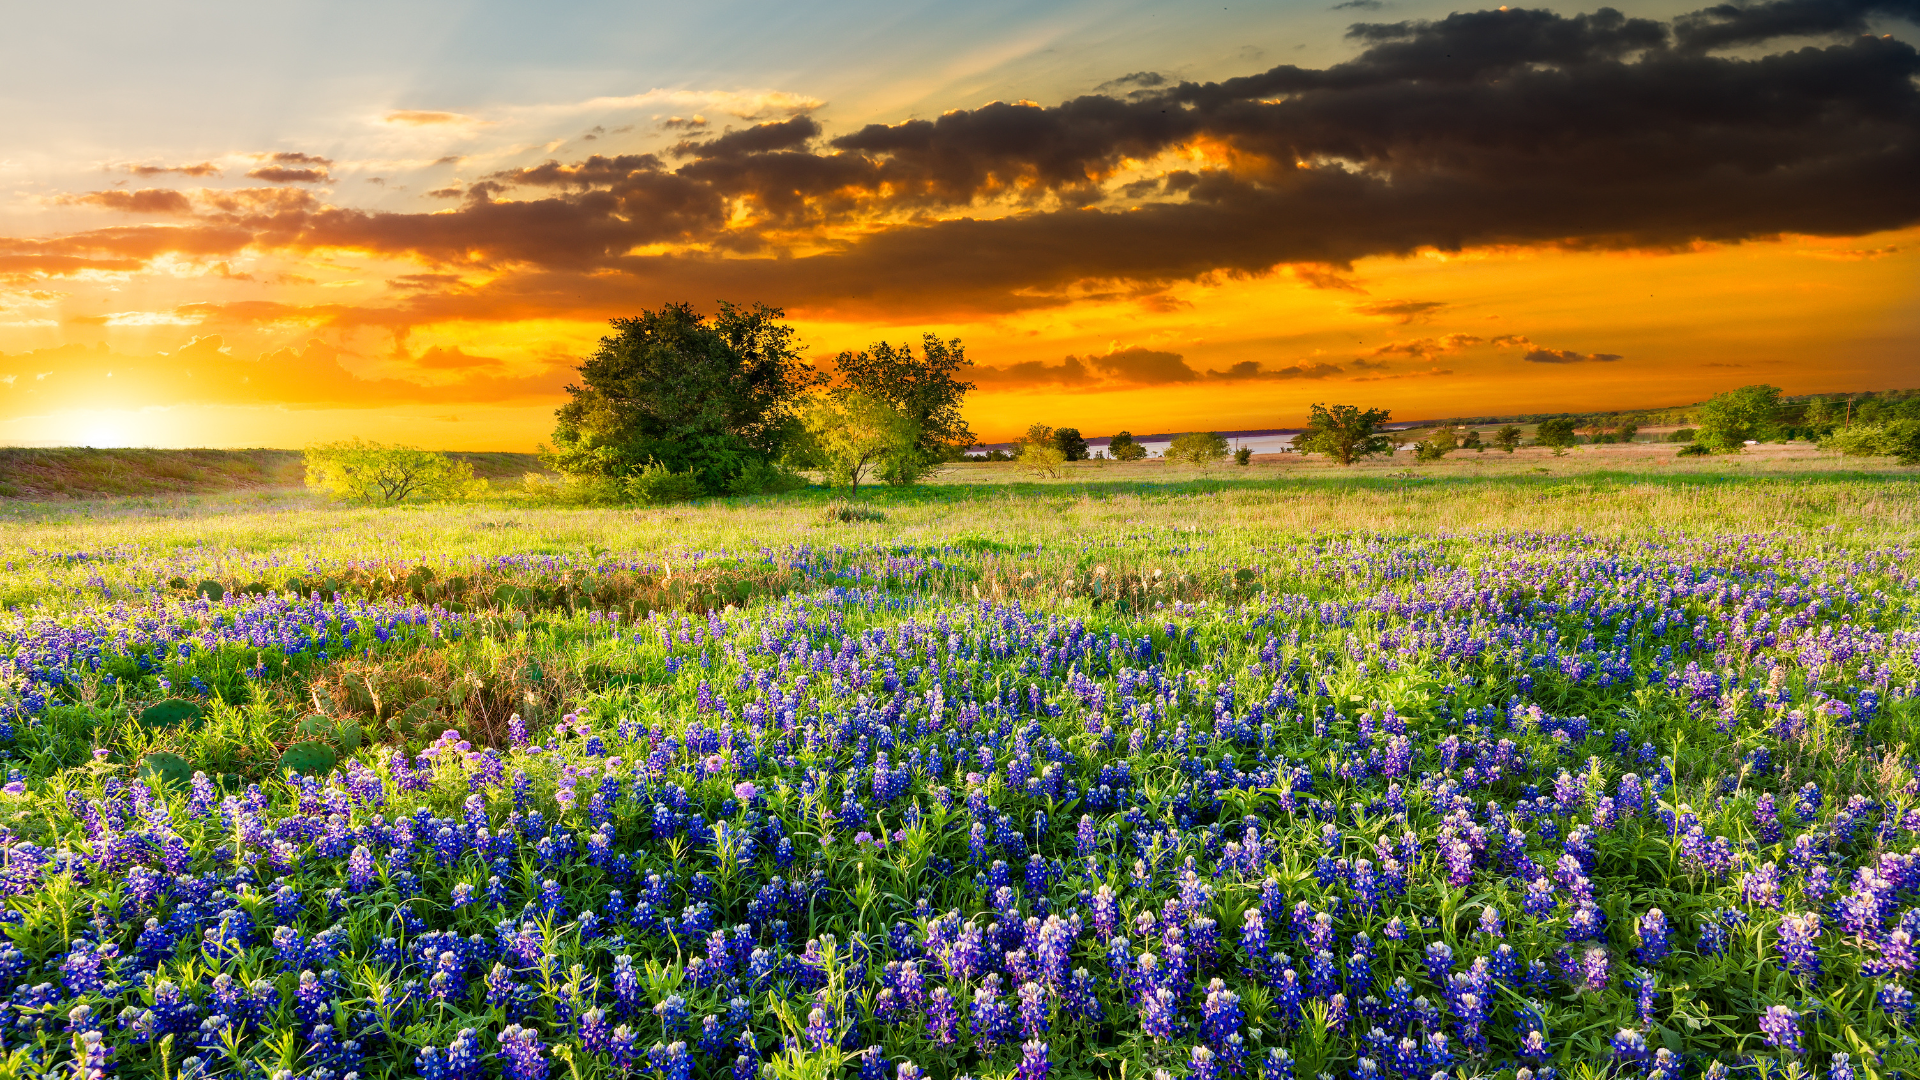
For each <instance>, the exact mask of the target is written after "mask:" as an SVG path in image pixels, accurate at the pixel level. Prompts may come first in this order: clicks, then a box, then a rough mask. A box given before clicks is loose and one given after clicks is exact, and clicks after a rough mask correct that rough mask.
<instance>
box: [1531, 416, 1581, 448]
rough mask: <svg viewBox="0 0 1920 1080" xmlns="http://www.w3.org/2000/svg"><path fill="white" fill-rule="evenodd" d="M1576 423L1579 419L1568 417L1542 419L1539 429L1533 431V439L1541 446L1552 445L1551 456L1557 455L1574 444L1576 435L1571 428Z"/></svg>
mask: <svg viewBox="0 0 1920 1080" xmlns="http://www.w3.org/2000/svg"><path fill="white" fill-rule="evenodd" d="M1578 423H1579V421H1577V420H1574V419H1572V418H1570V417H1561V418H1559V419H1557V420H1542V421H1541V422H1540V427H1539V429H1538V430H1537V431H1536V432H1535V433H1534V436H1533V441H1534V442H1536V443H1539V444H1540V445H1541V446H1551V447H1553V456H1555V457H1559V456H1561V455H1562V454H1565V453H1566V452H1567V447H1569V446H1572V445H1573V444H1574V441H1575V438H1576V437H1575V435H1574V434H1573V429H1574V427H1575V425H1576V424H1578Z"/></svg>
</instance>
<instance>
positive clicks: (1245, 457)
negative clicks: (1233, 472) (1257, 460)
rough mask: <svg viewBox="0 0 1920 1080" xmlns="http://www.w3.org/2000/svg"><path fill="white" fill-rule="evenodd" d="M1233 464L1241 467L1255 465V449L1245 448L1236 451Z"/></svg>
mask: <svg viewBox="0 0 1920 1080" xmlns="http://www.w3.org/2000/svg"><path fill="white" fill-rule="evenodd" d="M1233 463H1234V464H1235V465H1241V466H1246V465H1251V464H1253V447H1251V446H1243V447H1241V448H1240V449H1238V450H1235V451H1234V452H1233Z"/></svg>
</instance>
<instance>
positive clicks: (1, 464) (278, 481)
mask: <svg viewBox="0 0 1920 1080" xmlns="http://www.w3.org/2000/svg"><path fill="white" fill-rule="evenodd" d="M453 456H454V457H456V458H460V459H462V460H465V461H468V462H471V463H472V464H473V471H474V475H475V476H478V477H480V478H482V479H485V480H492V481H496V482H499V481H518V480H519V479H520V478H521V477H522V476H524V475H525V474H527V473H529V472H541V471H544V466H542V465H541V464H540V459H539V458H538V457H537V456H535V455H533V454H509V453H467V452H455V453H454V454H453ZM304 480H305V466H304V465H303V464H302V460H301V454H300V452H299V451H298V450H95V449H90V448H87V447H58V448H49V449H31V448H24V447H0V499H18V500H28V501H39V500H48V499H143V500H153V499H167V498H171V497H176V496H181V495H191V494H204V493H211V492H252V491H259V490H263V489H275V488H281V489H285V488H298V487H300V486H301V485H302V484H303V483H304Z"/></svg>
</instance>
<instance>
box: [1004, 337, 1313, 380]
mask: <svg viewBox="0 0 1920 1080" xmlns="http://www.w3.org/2000/svg"><path fill="white" fill-rule="evenodd" d="M1339 374H1341V368H1340V367H1339V366H1338V365H1336V364H1324V363H1314V364H1290V365H1288V366H1286V367H1282V368H1268V367H1266V366H1265V365H1264V364H1262V363H1261V362H1260V361H1258V360H1242V361H1241V362H1239V363H1237V364H1234V365H1232V366H1230V367H1228V368H1227V369H1226V370H1224V371H1206V372H1201V371H1197V370H1195V369H1194V368H1193V366H1192V365H1190V364H1188V363H1187V361H1186V358H1185V357H1184V356H1182V355H1181V354H1179V353H1176V352H1166V351H1164V350H1160V349H1146V348H1140V347H1138V346H1135V347H1131V348H1125V349H1115V350H1114V351H1112V352H1108V353H1104V354H1099V355H1094V356H1086V357H1080V356H1069V357H1067V358H1066V359H1065V360H1062V361H1061V362H1060V363H1058V364H1046V363H1042V362H1040V361H1037V360H1029V361H1026V362H1024V363H1019V364H1009V365H1007V366H1006V367H975V368H974V369H972V371H971V372H970V373H969V378H971V379H973V381H974V382H976V383H978V384H979V385H981V386H1001V387H1011V386H1101V387H1110V388H1113V389H1123V388H1128V387H1151V386H1178V385H1182V384H1187V383H1199V382H1249V381H1257V380H1266V381H1283V380H1288V379H1325V378H1329V377H1331V376H1334V375H1339Z"/></svg>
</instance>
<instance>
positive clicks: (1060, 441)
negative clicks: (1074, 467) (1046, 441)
mask: <svg viewBox="0 0 1920 1080" xmlns="http://www.w3.org/2000/svg"><path fill="white" fill-rule="evenodd" d="M1053 442H1054V445H1055V446H1058V447H1059V448H1060V453H1061V455H1062V456H1063V457H1065V459H1066V460H1068V461H1085V460H1087V440H1086V439H1084V438H1082V437H1081V435H1080V429H1079V428H1072V427H1063V428H1054V429H1053Z"/></svg>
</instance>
